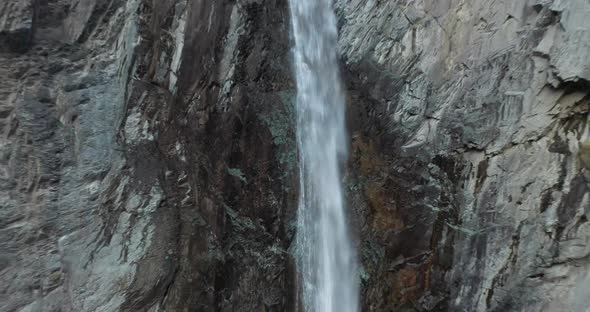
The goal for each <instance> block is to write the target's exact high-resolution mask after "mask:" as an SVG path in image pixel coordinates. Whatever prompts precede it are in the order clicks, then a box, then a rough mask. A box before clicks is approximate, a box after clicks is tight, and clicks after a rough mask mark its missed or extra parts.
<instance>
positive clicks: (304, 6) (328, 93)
mask: <svg viewBox="0 0 590 312" xmlns="http://www.w3.org/2000/svg"><path fill="white" fill-rule="evenodd" d="M290 6H291V20H292V26H293V35H294V38H295V73H296V78H297V87H298V94H297V114H298V116H297V140H298V147H299V157H300V159H299V168H300V187H301V190H300V197H299V213H298V229H297V238H296V240H297V266H298V271H299V272H300V274H301V282H302V289H301V290H302V292H303V304H304V309H305V311H306V312H356V311H357V310H358V283H359V282H358V273H357V272H358V270H357V259H356V253H355V250H354V247H353V244H352V242H351V239H350V234H349V231H348V225H347V221H346V212H345V204H344V202H343V194H342V185H341V179H342V175H341V172H340V167H341V165H342V162H343V161H344V160H345V159H346V155H347V140H346V137H347V132H346V126H345V100H344V92H343V89H342V84H341V81H340V73H339V70H338V62H337V39H338V38H337V37H338V33H337V28H336V17H335V14H334V12H333V10H332V0H290Z"/></svg>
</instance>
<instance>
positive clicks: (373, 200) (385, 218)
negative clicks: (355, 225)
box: [365, 182, 405, 232]
mask: <svg viewBox="0 0 590 312" xmlns="http://www.w3.org/2000/svg"><path fill="white" fill-rule="evenodd" d="M365 196H366V197H367V199H368V201H369V204H370V205H371V208H372V209H373V211H374V217H373V228H374V229H375V230H376V231H378V232H384V231H391V230H393V231H396V232H398V231H401V230H403V229H405V224H404V222H403V220H402V219H401V218H400V217H399V216H398V215H397V207H396V203H395V202H394V201H393V199H392V198H390V197H389V196H388V195H387V194H386V193H385V190H384V188H383V185H382V184H381V183H379V182H373V183H369V185H367V187H366V188H365Z"/></svg>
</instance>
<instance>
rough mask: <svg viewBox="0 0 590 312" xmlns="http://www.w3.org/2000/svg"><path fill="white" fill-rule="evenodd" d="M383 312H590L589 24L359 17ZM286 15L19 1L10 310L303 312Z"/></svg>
mask: <svg viewBox="0 0 590 312" xmlns="http://www.w3.org/2000/svg"><path fill="white" fill-rule="evenodd" d="M335 7H336V10H337V14H338V16H339V29H340V54H341V59H342V73H343V77H344V80H345V83H346V86H347V90H348V92H347V93H348V111H349V128H350V134H351V143H350V146H351V147H350V151H351V157H350V160H349V166H348V170H347V176H346V181H347V183H346V185H347V189H346V191H347V194H348V199H349V200H348V202H349V205H350V210H351V215H352V219H353V220H354V221H353V222H354V223H355V226H356V228H357V229H358V233H356V234H357V235H356V237H357V240H358V241H357V244H358V248H359V254H360V256H361V260H362V266H363V267H362V270H361V272H358V273H359V274H360V275H361V278H362V287H363V290H362V291H363V294H362V298H363V299H362V303H361V305H362V307H363V311H524V310H526V311H584V309H585V308H586V301H587V300H586V298H588V296H590V294H589V293H588V292H589V291H590V287H588V286H590V276H589V275H588V274H589V273H588V272H589V267H590V260H589V255H590V247H589V244H588V243H589V242H588V240H589V239H590V229H589V227H588V226H589V223H588V213H590V173H589V172H590V171H589V170H590V159H589V158H590V145H589V143H588V142H589V141H590V137H589V136H590V129H589V125H588V118H589V115H588V112H589V111H590V98H589V97H588V92H589V91H590V89H589V86H590V83H589V81H590V77H589V76H590V57H589V55H588V54H589V53H590V52H589V51H590V50H589V49H588V48H589V46H590V24H588V23H586V21H585V16H588V14H590V4H588V3H587V1H584V0H571V1H560V0H554V1H551V0H530V1H529V0H518V1H502V0H497V1H483V0H481V1H480V0H473V1H460V0H438V1H435V0H432V1H430V0H423V1H419V0H397V1H377V0H338V1H336V3H335ZM289 32H290V23H289V12H288V7H287V1H285V0H279V1H276V0H275V1H270V0H240V1H206V0H179V1H172V0H158V1H156V0H127V1H123V0H84V1H82V0H27V1H17V0H9V1H5V2H3V3H2V4H0V47H1V48H0V51H1V52H0V77H2V78H3V80H2V83H1V84H0V131H1V132H0V216H1V218H0V239H1V242H0V311H297V310H299V309H300V307H299V306H298V298H297V285H296V278H295V276H296V274H295V272H294V270H293V265H292V256H291V254H292V251H293V250H292V246H291V243H292V241H293V237H294V231H295V230H296V229H295V224H294V221H295V220H294V218H295V213H296V204H297V203H296V200H297V188H298V182H297V170H296V168H297V152H296V147H295V138H294V135H295V131H294V129H293V127H294V123H293V121H294V120H293V113H294V110H293V104H294V103H293V99H294V95H295V92H296V91H295V86H294V82H293V78H292V71H291V67H290V66H291V65H290V62H291V60H290V57H291V55H290V53H291V50H290V49H291V41H290V37H289Z"/></svg>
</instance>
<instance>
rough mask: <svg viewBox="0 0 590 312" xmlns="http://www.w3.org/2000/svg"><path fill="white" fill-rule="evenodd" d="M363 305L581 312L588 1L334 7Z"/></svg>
mask: <svg viewBox="0 0 590 312" xmlns="http://www.w3.org/2000/svg"><path fill="white" fill-rule="evenodd" d="M337 6H338V10H339V15H340V18H341V38H340V43H341V44H340V46H341V54H342V58H343V62H344V67H345V68H346V69H347V73H348V81H349V89H350V111H351V112H352V113H351V117H350V119H351V126H352V129H353V149H354V152H355V156H354V157H353V159H352V164H351V165H352V167H351V168H352V170H351V176H352V178H351V179H350V180H351V185H350V189H351V196H352V202H353V203H354V204H353V205H354V207H355V209H356V212H357V213H358V214H359V215H360V218H359V222H360V227H361V246H362V247H361V248H362V251H363V252H362V255H363V261H364V264H365V272H363V274H365V276H366V278H365V284H364V285H365V290H366V292H365V296H364V298H365V306H366V307H368V308H369V309H371V310H375V311H389V310H397V311H399V310H400V309H402V310H403V308H407V309H410V310H412V311H413V309H418V310H441V311H446V310H452V311H488V310H489V311H522V310H524V309H526V310H527V311H584V310H585V309H586V306H587V304H586V303H585V302H587V299H586V298H588V295H589V293H588V289H589V288H588V285H589V284H588V283H589V280H588V274H587V271H588V268H589V266H590V262H588V256H589V255H590V249H589V247H588V246H589V245H588V243H589V239H590V236H589V235H590V232H589V228H588V223H587V214H588V213H589V209H590V201H589V200H590V173H589V171H588V169H589V168H588V165H587V155H586V154H587V150H588V148H587V146H588V144H589V143H588V142H589V140H590V137H589V134H590V133H589V124H588V118H589V115H588V112H589V110H590V106H589V105H590V98H589V97H588V92H589V91H590V89H589V86H590V84H589V80H588V70H589V69H590V58H588V57H587V54H588V49H587V47H588V45H589V44H590V25H589V24H588V23H586V22H585V17H587V16H588V14H589V13H590V5H589V4H588V3H587V2H586V1H524V0H523V1H452V0H445V1H355V0H351V1H337Z"/></svg>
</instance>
